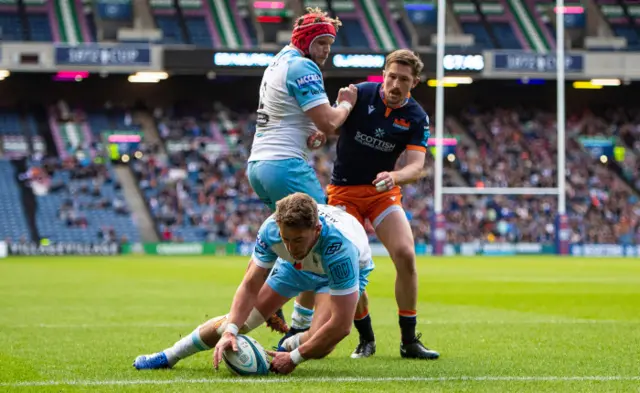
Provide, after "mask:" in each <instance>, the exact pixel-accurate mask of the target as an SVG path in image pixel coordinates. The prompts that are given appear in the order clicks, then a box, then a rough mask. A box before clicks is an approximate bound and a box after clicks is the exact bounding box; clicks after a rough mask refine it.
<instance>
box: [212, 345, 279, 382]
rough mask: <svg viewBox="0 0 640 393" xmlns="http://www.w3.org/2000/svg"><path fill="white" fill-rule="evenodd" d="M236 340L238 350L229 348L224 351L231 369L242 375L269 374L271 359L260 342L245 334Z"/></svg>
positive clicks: (225, 358)
mask: <svg viewBox="0 0 640 393" xmlns="http://www.w3.org/2000/svg"><path fill="white" fill-rule="evenodd" d="M236 342H237V344H238V352H234V351H233V349H228V350H226V351H224V352H223V353H222V359H224V364H226V366H227V368H228V369H229V371H231V372H232V373H233V374H235V375H239V376H241V377H247V376H253V375H267V374H269V367H270V365H271V360H270V359H269V356H268V355H267V352H266V351H265V350H264V348H263V347H262V345H260V343H259V342H257V341H256V340H254V339H253V338H251V337H249V336H245V335H243V334H239V335H238V336H237V337H236Z"/></svg>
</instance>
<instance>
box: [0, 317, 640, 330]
mask: <svg viewBox="0 0 640 393" xmlns="http://www.w3.org/2000/svg"><path fill="white" fill-rule="evenodd" d="M420 323H421V324H423V325H538V324H540V325H616V324H621V325H623V324H624V325H635V324H640V320H614V319H600V320H599V319H575V320H562V319H558V320H555V319H542V320H530V321H512V320H469V321H464V320H463V321H428V320H427V321H420ZM193 326H195V324H194V323H186V322H176V323H173V322H167V323H163V322H159V323H144V322H140V323H96V324H92V323H79V324H48V323H40V324H37V323H36V324H32V325H27V324H20V325H2V324H0V328H14V329H26V328H42V329H104V328H182V327H193Z"/></svg>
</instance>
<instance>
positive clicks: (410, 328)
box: [398, 310, 417, 344]
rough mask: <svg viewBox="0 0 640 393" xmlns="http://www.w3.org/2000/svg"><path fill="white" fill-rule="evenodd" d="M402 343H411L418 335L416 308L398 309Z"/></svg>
mask: <svg viewBox="0 0 640 393" xmlns="http://www.w3.org/2000/svg"><path fill="white" fill-rule="evenodd" d="M398 316H399V322H400V332H401V334H402V343H403V344H411V343H412V342H413V339H414V338H415V337H416V320H417V318H416V316H417V313H416V310H398Z"/></svg>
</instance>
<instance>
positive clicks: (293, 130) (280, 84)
mask: <svg viewBox="0 0 640 393" xmlns="http://www.w3.org/2000/svg"><path fill="white" fill-rule="evenodd" d="M328 102H329V98H328V97H327V94H326V93H325V90H324V81H323V79H322V73H321V72H320V68H319V67H318V65H317V64H316V63H314V62H313V61H312V60H310V59H308V58H306V57H304V56H302V54H300V52H299V51H298V50H297V49H295V48H292V47H290V46H286V47H284V49H282V50H281V51H280V53H278V54H277V55H276V56H275V57H274V59H273V61H272V62H271V64H270V65H269V67H268V68H267V69H266V70H265V72H264V76H263V77H262V82H261V83H260V103H259V105H258V119H257V126H256V133H255V135H254V138H253V146H252V148H251V155H250V157H249V162H251V161H263V160H284V159H288V158H302V159H306V158H307V153H308V152H309V149H308V148H307V138H308V137H309V135H311V134H312V133H314V132H315V131H317V127H316V126H315V124H314V123H313V121H312V120H311V119H310V118H309V117H308V116H307V115H305V113H304V112H305V111H308V110H309V109H312V108H315V107H316V106H318V105H322V104H324V103H328Z"/></svg>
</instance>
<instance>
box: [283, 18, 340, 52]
mask: <svg viewBox="0 0 640 393" xmlns="http://www.w3.org/2000/svg"><path fill="white" fill-rule="evenodd" d="M336 32H337V30H336V27H335V26H334V21H333V20H332V19H331V18H329V17H327V16H326V15H325V14H324V13H322V12H311V13H309V14H306V15H304V16H302V17H300V18H299V19H298V20H297V22H296V26H295V28H294V29H293V32H292V34H291V44H293V45H294V46H295V47H296V48H298V49H300V50H301V51H302V52H303V53H304V54H305V55H308V54H309V47H310V46H311V44H313V41H314V40H315V39H316V38H318V37H327V36H328V37H333V38H334V39H335V38H336Z"/></svg>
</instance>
